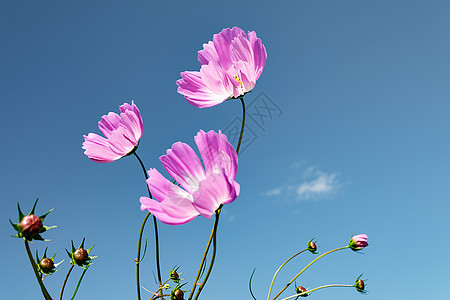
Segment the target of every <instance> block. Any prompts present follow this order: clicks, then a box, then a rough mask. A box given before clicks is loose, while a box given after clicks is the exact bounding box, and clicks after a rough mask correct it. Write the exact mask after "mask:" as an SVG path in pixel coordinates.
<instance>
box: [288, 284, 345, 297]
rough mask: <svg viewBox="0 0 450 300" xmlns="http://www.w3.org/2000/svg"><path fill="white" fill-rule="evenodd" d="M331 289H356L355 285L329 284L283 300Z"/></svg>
mask: <svg viewBox="0 0 450 300" xmlns="http://www.w3.org/2000/svg"><path fill="white" fill-rule="evenodd" d="M329 287H354V285H350V284H327V285H322V286H319V287H316V288H314V289H311V290H309V291H306V292H303V293H300V294H296V295H292V296H289V297H287V298H283V299H281V300H288V299H292V298H295V297H299V296H302V295H305V294H309V293H311V292H314V291H317V290H321V289H324V288H329Z"/></svg>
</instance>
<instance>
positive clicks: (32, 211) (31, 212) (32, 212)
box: [28, 198, 39, 215]
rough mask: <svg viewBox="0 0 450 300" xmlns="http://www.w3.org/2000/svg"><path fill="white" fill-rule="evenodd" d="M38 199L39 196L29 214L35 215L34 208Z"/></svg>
mask: <svg viewBox="0 0 450 300" xmlns="http://www.w3.org/2000/svg"><path fill="white" fill-rule="evenodd" d="M38 200H39V198H36V201H34V205H33V208H32V209H31V211H30V213H29V214H28V215H34V209H35V208H36V204H37V202H38Z"/></svg>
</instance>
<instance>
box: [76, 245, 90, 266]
mask: <svg viewBox="0 0 450 300" xmlns="http://www.w3.org/2000/svg"><path fill="white" fill-rule="evenodd" d="M73 259H74V260H75V262H76V263H77V264H84V263H85V262H86V261H87V260H88V259H89V253H88V252H87V251H86V250H85V249H83V248H78V249H77V250H75V252H74V253H73Z"/></svg>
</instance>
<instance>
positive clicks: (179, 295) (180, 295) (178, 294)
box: [173, 290, 184, 300]
mask: <svg viewBox="0 0 450 300" xmlns="http://www.w3.org/2000/svg"><path fill="white" fill-rule="evenodd" d="M173 296H174V298H173V300H184V292H183V291H182V290H176V291H175V293H174V294H173Z"/></svg>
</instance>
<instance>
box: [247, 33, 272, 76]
mask: <svg viewBox="0 0 450 300" xmlns="http://www.w3.org/2000/svg"><path fill="white" fill-rule="evenodd" d="M248 39H249V41H250V44H251V45H252V50H253V59H254V63H253V64H254V69H255V80H258V78H259V76H261V73H262V71H263V70H264V66H265V65H266V60H267V52H266V48H265V47H264V45H263V43H262V41H261V39H259V38H258V37H257V36H256V33H255V32H254V31H249V33H248Z"/></svg>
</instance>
